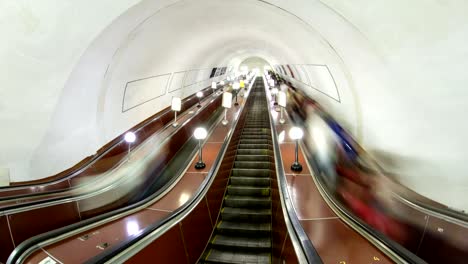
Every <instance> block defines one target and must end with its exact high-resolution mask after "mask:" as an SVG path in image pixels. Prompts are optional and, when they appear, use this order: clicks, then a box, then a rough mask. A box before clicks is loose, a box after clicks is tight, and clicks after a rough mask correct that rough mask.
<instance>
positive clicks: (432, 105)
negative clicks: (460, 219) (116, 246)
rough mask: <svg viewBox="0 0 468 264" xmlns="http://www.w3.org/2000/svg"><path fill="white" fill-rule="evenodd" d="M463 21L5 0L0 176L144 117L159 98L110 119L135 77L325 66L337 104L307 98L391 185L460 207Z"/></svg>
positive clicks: (297, 2)
mask: <svg viewBox="0 0 468 264" xmlns="http://www.w3.org/2000/svg"><path fill="white" fill-rule="evenodd" d="M90 7H91V8H90ZM466 10H468V2H456V4H455V2H438V1H424V0H414V1H411V2H408V1H404V0H396V1H392V2H388V1H381V0H380V1H372V2H369V1H364V0H356V1H351V2H350V1H339V0H322V1H312V0H288V1H280V0H271V1H266V0H262V1H255V0H238V1H229V0H186V1H176V0H161V1H158V0H151V1H150V0H146V1H138V0H133V1H131V0H118V1H116V0H113V1H110V0H100V1H94V0H93V1H92V0H83V1H80V2H79V3H78V2H76V3H75V2H74V3H73V4H72V3H68V2H63V1H56V0H47V1H41V3H35V2H30V1H14V2H11V1H5V2H2V3H0V17H1V18H2V20H3V21H8V22H9V23H2V24H0V27H1V28H2V31H3V32H5V33H6V35H8V36H9V39H8V41H7V42H3V43H2V44H0V45H2V46H0V52H1V53H0V54H2V58H3V59H2V61H3V62H4V63H3V64H2V65H1V67H2V70H3V72H6V73H8V74H4V75H0V76H2V77H3V78H2V79H3V80H2V83H3V84H4V85H3V87H2V88H0V96H1V98H2V99H1V100H0V110H1V115H0V120H1V121H2V124H3V125H4V127H5V128H4V129H3V131H2V132H1V133H2V134H1V135H2V137H3V138H10V139H12V140H3V141H2V142H0V147H1V148H2V149H3V150H6V151H4V152H3V153H2V155H3V156H1V157H0V167H6V168H10V171H11V177H12V180H28V179H35V178H40V177H44V176H48V175H50V174H52V173H55V172H58V171H60V170H63V169H65V168H66V167H68V166H70V165H72V164H74V163H75V162H77V161H79V160H80V159H82V158H83V157H84V156H86V155H88V154H91V153H93V152H94V151H95V150H96V149H98V148H99V147H100V146H101V145H102V144H104V143H105V142H106V141H108V140H109V139H111V138H113V137H114V136H116V135H118V134H119V133H120V132H122V131H123V130H125V129H127V128H128V127H130V126H131V125H133V124H135V123H138V122H139V121H140V120H142V119H144V118H146V117H147V116H148V115H150V114H151V113H153V112H154V111H155V109H157V107H159V106H158V105H157V104H158V103H157V102H156V101H153V102H150V103H146V104H144V105H143V106H142V107H139V108H138V109H136V110H134V111H129V112H126V113H125V114H122V113H120V112H118V111H116V109H117V101H119V102H121V100H122V89H123V84H125V83H126V82H128V81H129V80H131V79H132V78H139V77H144V76H145V75H153V74H165V73H172V72H176V71H181V70H188V69H192V68H203V67H214V66H227V65H231V66H238V65H239V64H240V63H241V62H242V61H243V60H245V59H247V58H249V57H255V56H258V57H261V58H263V59H265V60H266V61H268V62H269V63H271V64H311V63H319V64H326V65H327V66H328V67H329V68H330V70H331V72H332V73H333V74H334V77H335V78H336V79H337V85H338V88H339V90H340V93H342V98H343V100H342V102H340V103H336V102H328V101H327V100H326V98H322V97H320V95H319V94H314V93H313V92H310V91H309V94H310V95H311V96H314V97H315V96H317V99H319V101H321V103H323V104H324V105H325V106H327V108H328V109H329V110H330V111H331V112H332V114H334V115H335V117H337V118H338V120H340V121H341V122H342V123H343V124H345V125H346V126H347V127H348V128H349V129H350V131H351V132H352V133H353V134H354V135H355V136H357V138H358V139H359V140H360V141H361V142H362V143H363V144H364V146H365V147H366V148H367V149H368V150H370V151H371V152H372V153H373V154H374V156H375V157H377V158H378V159H379V160H380V161H381V162H382V164H383V165H384V166H386V168H388V169H390V170H392V171H394V172H397V173H400V175H402V178H401V180H402V182H404V183H405V184H407V185H408V186H410V187H411V188H414V189H415V190H417V191H419V192H421V193H422V194H425V195H428V196H430V197H431V198H434V199H436V200H438V201H442V202H444V203H446V204H449V205H451V206H453V207H456V208H468V205H467V204H466V201H460V199H458V197H459V196H460V195H463V193H466V191H468V182H467V180H466V179H465V178H466V177H463V175H466V171H467V170H468V165H467V164H466V158H465V157H466V156H467V154H468V153H467V150H466V149H468V148H467V147H468V146H467V143H465V141H464V140H463V138H462V136H461V135H464V134H467V133H468V125H465V124H464V123H463V122H461V121H460V120H463V119H464V116H463V114H462V112H463V111H462V110H461V109H466V102H465V98H466V95H467V92H466V89H464V86H465V83H466V81H467V80H466V79H467V77H465V76H466V74H465V69H466V67H468V65H467V64H468V63H467V61H468V56H467V54H468V48H467V46H466V45H463V43H465V42H466V36H467V35H468V34H467V32H468V23H467V20H468V19H467V17H468V16H467V14H466ZM25 76H27V78H25ZM6 87H12V88H11V89H10V88H6ZM18 120H21V121H20V122H19V121H18ZM65 150H66V151H65ZM64 153H67V155H64ZM392 164H397V165H398V166H392ZM442 187H443V188H444V189H445V190H447V189H450V190H451V192H446V191H444V192H441V191H440V188H442ZM465 197H466V196H465ZM465 200H466V199H465Z"/></svg>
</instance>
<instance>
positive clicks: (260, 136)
mask: <svg viewBox="0 0 468 264" xmlns="http://www.w3.org/2000/svg"><path fill="white" fill-rule="evenodd" d="M265 138H268V139H269V138H270V134H242V136H241V139H265Z"/></svg>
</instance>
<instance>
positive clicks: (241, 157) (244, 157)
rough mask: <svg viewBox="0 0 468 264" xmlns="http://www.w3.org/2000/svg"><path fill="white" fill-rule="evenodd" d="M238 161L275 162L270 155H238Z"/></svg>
mask: <svg viewBox="0 0 468 264" xmlns="http://www.w3.org/2000/svg"><path fill="white" fill-rule="evenodd" d="M236 160H238V161H269V162H273V159H272V158H271V156H268V155H236Z"/></svg>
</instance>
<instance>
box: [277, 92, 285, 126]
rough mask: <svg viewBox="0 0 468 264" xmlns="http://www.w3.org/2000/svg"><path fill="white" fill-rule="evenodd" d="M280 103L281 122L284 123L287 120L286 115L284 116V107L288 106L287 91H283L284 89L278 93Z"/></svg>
mask: <svg viewBox="0 0 468 264" xmlns="http://www.w3.org/2000/svg"><path fill="white" fill-rule="evenodd" d="M278 105H279V106H280V120H279V122H280V123H281V124H284V122H285V120H284V117H283V111H284V108H286V93H285V92H283V91H280V92H279V93H278Z"/></svg>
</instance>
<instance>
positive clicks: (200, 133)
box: [193, 127, 208, 170]
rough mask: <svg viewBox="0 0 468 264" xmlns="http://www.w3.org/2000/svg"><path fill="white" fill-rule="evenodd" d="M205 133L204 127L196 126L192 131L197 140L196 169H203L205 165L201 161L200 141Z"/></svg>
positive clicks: (204, 136)
mask: <svg viewBox="0 0 468 264" xmlns="http://www.w3.org/2000/svg"><path fill="white" fill-rule="evenodd" d="M207 134H208V133H207V132H206V129H204V128H203V127H197V128H196V129H195V131H194V132H193V136H194V137H195V139H197V140H198V148H199V151H200V152H199V154H198V161H197V163H195V169H198V170H200V169H204V168H205V167H206V164H205V163H204V162H203V156H202V145H201V141H202V140H203V139H205V138H206V136H207Z"/></svg>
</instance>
